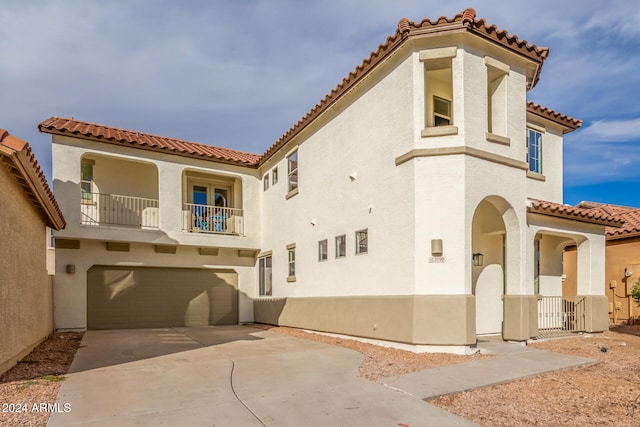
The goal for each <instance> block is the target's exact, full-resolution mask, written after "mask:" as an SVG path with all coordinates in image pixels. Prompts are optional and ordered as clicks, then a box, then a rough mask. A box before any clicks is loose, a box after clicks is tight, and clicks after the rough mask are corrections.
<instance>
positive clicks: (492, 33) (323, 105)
mask: <svg viewBox="0 0 640 427" xmlns="http://www.w3.org/2000/svg"><path fill="white" fill-rule="evenodd" d="M475 18H476V11H475V10H474V9H473V8H467V9H465V10H463V11H462V12H460V13H458V14H457V15H455V16H454V17H453V18H447V17H445V16H441V17H439V18H438V19H437V20H436V21H431V20H430V19H429V18H425V19H423V20H422V21H420V22H419V23H416V22H413V21H410V20H409V19H407V18H401V19H400V20H399V21H398V26H397V28H396V31H395V33H394V34H392V35H390V36H388V37H387V40H386V42H385V43H382V44H380V45H378V48H377V49H376V50H375V51H373V52H371V54H370V55H369V56H368V57H366V58H365V59H363V61H362V62H361V63H360V64H359V65H358V66H356V68H355V70H353V71H351V72H350V73H349V74H348V75H347V76H346V77H345V78H343V79H342V81H341V82H340V83H338V85H337V86H335V87H334V88H333V89H332V90H331V91H330V92H329V93H328V94H327V95H325V96H324V97H323V98H322V99H321V100H320V102H318V103H317V104H316V105H315V106H314V107H312V108H311V110H309V111H308V112H307V113H306V114H305V115H304V116H303V117H302V118H301V119H300V120H298V121H297V122H296V123H295V124H294V125H293V126H291V127H290V128H289V129H288V130H287V131H286V132H285V133H284V134H283V135H282V136H281V137H280V138H279V139H278V140H277V141H276V142H274V143H273V144H272V145H271V146H270V147H269V148H267V150H266V151H265V152H264V153H263V154H262V156H261V157H260V164H262V163H264V162H265V161H267V160H268V159H269V158H270V157H271V156H272V155H273V154H274V153H275V152H277V151H278V150H279V149H280V147H282V146H283V145H285V144H286V143H287V142H289V141H290V140H291V139H292V138H293V137H294V136H295V135H297V134H299V133H300V132H301V131H302V130H303V129H305V128H306V127H307V126H308V125H309V124H310V123H311V122H313V120H314V119H315V118H317V117H318V116H319V115H320V114H321V113H322V112H324V111H325V110H326V109H327V108H328V107H329V106H330V105H332V104H333V103H334V102H335V101H336V100H337V99H339V98H340V96H342V95H343V94H345V93H346V92H347V91H348V90H349V89H351V88H352V87H353V86H354V85H355V84H356V83H357V82H358V81H360V79H362V78H363V77H364V76H365V75H367V74H368V73H369V71H371V69H372V68H374V67H375V65H377V64H378V63H379V62H381V61H382V60H383V59H385V58H386V57H387V56H388V55H389V54H391V52H393V51H394V50H396V49H397V48H398V47H399V46H400V45H401V44H403V43H404V41H406V40H407V39H408V38H409V37H410V36H411V34H412V32H413V33H415V34H416V35H418V34H421V33H423V32H425V30H428V29H431V28H436V29H437V28H438V27H443V28H444V29H447V30H448V29H452V30H455V29H462V28H466V29H468V30H470V31H472V32H473V33H474V34H478V35H480V36H482V37H485V38H488V39H490V40H492V41H494V42H496V43H498V44H501V45H503V46H505V47H508V48H511V49H513V46H514V45H515V46H517V49H516V50H518V51H519V52H520V53H522V54H525V53H526V56H528V57H529V58H531V59H533V60H535V61H538V62H539V63H540V66H539V67H538V70H537V72H536V76H535V78H534V81H533V82H532V85H531V87H532V88H533V87H534V86H535V84H536V83H537V82H538V80H539V78H540V67H541V66H542V63H543V62H544V61H545V59H546V58H547V56H548V54H549V48H546V47H538V46H536V45H534V44H530V43H528V42H527V41H526V40H521V39H519V38H518V37H517V36H515V35H510V34H509V33H508V32H507V31H505V30H499V29H498V28H497V27H496V26H495V25H490V26H487V24H486V21H485V20H484V19H480V20H477V19H475Z"/></svg>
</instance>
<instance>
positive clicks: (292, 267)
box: [287, 244, 296, 282]
mask: <svg viewBox="0 0 640 427" xmlns="http://www.w3.org/2000/svg"><path fill="white" fill-rule="evenodd" d="M287 252H288V253H289V277H287V281H288V282H294V281H295V280H296V246H295V244H294V245H288V246H287Z"/></svg>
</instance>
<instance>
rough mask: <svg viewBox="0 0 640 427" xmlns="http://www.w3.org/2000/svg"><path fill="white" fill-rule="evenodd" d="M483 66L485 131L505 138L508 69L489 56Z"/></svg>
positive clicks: (505, 65)
mask: <svg viewBox="0 0 640 427" xmlns="http://www.w3.org/2000/svg"><path fill="white" fill-rule="evenodd" d="M484 64H485V66H486V67H487V113H488V114H487V130H488V131H489V134H491V135H498V136H502V137H506V136H507V75H508V74H509V72H510V67H509V66H508V65H507V64H504V63H502V62H500V61H498V60H496V59H493V58H491V57H489V56H485V58H484ZM505 142H506V141H505Z"/></svg>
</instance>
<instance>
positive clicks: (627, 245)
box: [564, 202, 640, 325]
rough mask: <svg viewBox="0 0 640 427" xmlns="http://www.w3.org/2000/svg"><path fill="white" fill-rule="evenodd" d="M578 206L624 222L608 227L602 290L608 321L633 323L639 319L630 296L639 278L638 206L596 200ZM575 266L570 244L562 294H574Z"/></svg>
mask: <svg viewBox="0 0 640 427" xmlns="http://www.w3.org/2000/svg"><path fill="white" fill-rule="evenodd" d="M577 207H579V208H583V209H589V211H591V212H595V213H599V214H605V215H611V216H612V217H614V218H617V219H619V220H622V221H624V226H622V227H607V231H606V239H607V243H606V257H605V283H606V288H605V289H606V295H607V298H608V300H609V321H610V322H611V323H612V324H614V325H618V324H621V323H630V324H633V323H634V322H636V321H638V320H640V307H638V304H637V303H636V302H635V301H634V300H633V297H632V296H631V290H632V289H633V286H634V285H635V283H636V281H638V279H639V278H640V208H633V207H628V206H618V205H611V204H605V203H596V202H581V203H579V204H578V205H577ZM575 265H576V251H575V247H569V248H567V250H566V252H565V272H566V280H565V285H564V289H565V295H575V292H576V275H575V274H574V272H575Z"/></svg>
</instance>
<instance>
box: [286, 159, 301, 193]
mask: <svg viewBox="0 0 640 427" xmlns="http://www.w3.org/2000/svg"><path fill="white" fill-rule="evenodd" d="M287 175H288V177H289V192H291V191H294V190H296V189H297V188H298V151H297V150H296V151H294V152H293V153H291V154H290V155H289V156H288V157H287Z"/></svg>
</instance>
